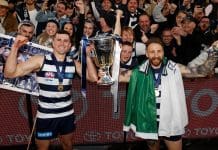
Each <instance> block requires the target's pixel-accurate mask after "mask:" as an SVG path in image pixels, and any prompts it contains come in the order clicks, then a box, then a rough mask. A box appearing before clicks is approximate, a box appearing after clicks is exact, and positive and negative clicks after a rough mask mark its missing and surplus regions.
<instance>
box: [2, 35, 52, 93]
mask: <svg viewBox="0 0 218 150" xmlns="http://www.w3.org/2000/svg"><path fill="white" fill-rule="evenodd" d="M14 39H15V38H14V37H12V36H8V35H4V34H1V33H0V88H3V89H7V90H12V91H16V92H21V93H27V94H31V95H38V84H37V82H36V78H35V73H31V74H29V75H26V76H24V77H20V78H15V79H7V78H4V75H3V70H4V64H5V62H6V60H7V57H8V55H9V53H10V49H11V46H12V44H13V42H14ZM51 52H52V49H51V48H48V47H45V46H42V45H39V44H35V43H32V42H28V43H27V44H26V45H24V46H22V47H21V48H20V49H19V53H18V58H17V61H18V63H19V62H22V61H26V60H27V59H29V58H30V57H31V56H33V55H46V54H49V53H51Z"/></svg>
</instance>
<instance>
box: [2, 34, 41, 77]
mask: <svg viewBox="0 0 218 150" xmlns="http://www.w3.org/2000/svg"><path fill="white" fill-rule="evenodd" d="M27 41H28V39H27V38H26V37H24V36H21V35H18V36H17V37H16V39H15V41H14V43H13V45H12V48H11V51H10V54H9V56H8V58H7V61H6V64H5V69H4V76H5V77H6V78H15V77H20V76H24V75H27V74H29V73H31V72H33V71H37V70H39V69H40V67H41V65H42V62H43V59H44V57H43V56H33V57H31V58H30V59H28V60H27V61H26V62H21V63H17V56H18V50H19V48H20V47H21V46H22V45H24V44H26V43H27Z"/></svg>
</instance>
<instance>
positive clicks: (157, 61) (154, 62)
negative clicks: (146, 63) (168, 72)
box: [150, 57, 162, 67]
mask: <svg viewBox="0 0 218 150" xmlns="http://www.w3.org/2000/svg"><path fill="white" fill-rule="evenodd" d="M150 63H151V65H152V66H153V67H159V66H160V65H161V63H162V58H160V57H155V58H151V59H150Z"/></svg>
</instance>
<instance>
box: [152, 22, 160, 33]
mask: <svg viewBox="0 0 218 150" xmlns="http://www.w3.org/2000/svg"><path fill="white" fill-rule="evenodd" d="M158 28H159V25H158V24H152V25H151V27H150V29H151V31H150V33H151V34H153V33H155V32H156V31H157V29H158Z"/></svg>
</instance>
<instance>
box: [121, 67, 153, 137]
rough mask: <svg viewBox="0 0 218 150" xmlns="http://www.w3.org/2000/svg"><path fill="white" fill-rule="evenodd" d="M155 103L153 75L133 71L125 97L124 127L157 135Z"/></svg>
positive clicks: (149, 70) (149, 71)
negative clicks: (134, 127)
mask: <svg viewBox="0 0 218 150" xmlns="http://www.w3.org/2000/svg"><path fill="white" fill-rule="evenodd" d="M156 117H157V116H156V101H155V93H154V81H153V74H152V72H151V69H150V67H149V68H148V72H147V74H145V72H141V71H139V68H136V69H134V70H133V72H132V75H131V78H130V82H129V88H128V95H127V104H126V113H125V119H124V125H125V126H130V125H131V124H134V125H135V126H136V131H137V132H144V133H157V118H156Z"/></svg>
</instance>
